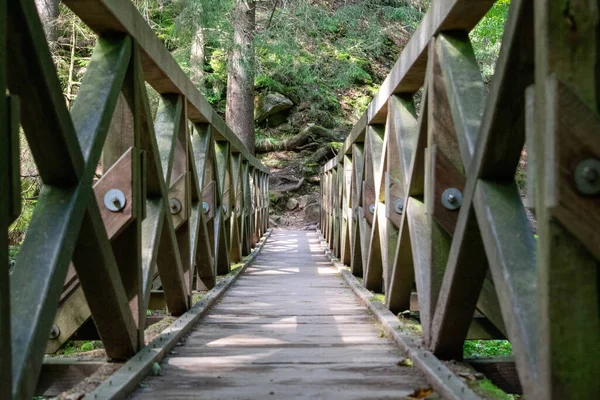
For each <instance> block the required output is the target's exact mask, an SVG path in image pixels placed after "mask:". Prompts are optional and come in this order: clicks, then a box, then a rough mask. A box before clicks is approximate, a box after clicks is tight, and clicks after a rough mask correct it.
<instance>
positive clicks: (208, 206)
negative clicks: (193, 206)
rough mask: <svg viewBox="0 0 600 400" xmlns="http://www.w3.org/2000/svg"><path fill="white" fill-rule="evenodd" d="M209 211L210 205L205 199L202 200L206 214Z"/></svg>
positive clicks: (203, 210)
mask: <svg viewBox="0 0 600 400" xmlns="http://www.w3.org/2000/svg"><path fill="white" fill-rule="evenodd" d="M209 211H210V205H209V204H208V203H207V202H205V201H203V202H202V212H203V213H204V214H208V212H209Z"/></svg>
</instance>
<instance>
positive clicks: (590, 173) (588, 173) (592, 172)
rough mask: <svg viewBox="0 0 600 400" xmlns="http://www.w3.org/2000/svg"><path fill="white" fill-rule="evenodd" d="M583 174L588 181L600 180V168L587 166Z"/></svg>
mask: <svg viewBox="0 0 600 400" xmlns="http://www.w3.org/2000/svg"><path fill="white" fill-rule="evenodd" d="M582 176H583V179H585V180H586V181H587V182H588V183H595V182H597V181H598V170H596V169H594V168H591V167H585V168H584V169H583V173H582Z"/></svg>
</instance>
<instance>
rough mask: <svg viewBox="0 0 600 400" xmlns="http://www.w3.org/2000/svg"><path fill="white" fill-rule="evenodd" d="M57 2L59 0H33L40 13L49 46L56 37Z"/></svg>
mask: <svg viewBox="0 0 600 400" xmlns="http://www.w3.org/2000/svg"><path fill="white" fill-rule="evenodd" d="M58 3H60V0H35V6H36V8H37V10H38V14H39V15H40V19H41V21H42V24H43V25H44V31H45V32H46V39H47V40H48V42H50V45H51V47H52V46H53V45H54V44H55V43H56V40H57V39H58V31H57V26H56V21H57V19H58Z"/></svg>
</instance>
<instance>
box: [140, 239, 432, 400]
mask: <svg viewBox="0 0 600 400" xmlns="http://www.w3.org/2000/svg"><path fill="white" fill-rule="evenodd" d="M382 336H383V335H382V331H381V329H380V328H379V326H378V325H377V324H376V322H375V319H374V318H373V317H372V316H371V315H370V314H369V312H368V311H367V308H366V307H365V306H364V305H362V304H360V303H359V301H358V299H357V298H356V296H355V295H354V293H353V292H352V290H351V289H350V288H349V287H348V286H347V285H346V283H345V282H344V280H343V279H342V278H341V277H340V276H339V274H338V272H337V270H336V269H335V268H333V267H332V266H331V264H330V263H329V261H328V260H327V258H326V257H325V256H324V255H323V251H322V249H321V246H320V244H319V241H318V238H317V235H316V234H315V233H311V232H306V231H274V232H273V234H272V236H271V238H270V239H269V241H268V243H267V244H266V246H265V247H264V248H263V250H262V253H261V254H260V256H259V257H258V258H257V260H256V261H255V262H254V264H253V265H252V266H251V267H249V268H248V269H247V271H246V272H245V273H244V274H243V275H242V276H241V277H240V279H239V280H238V281H237V282H236V283H235V285H234V286H233V287H232V288H231V289H230V290H229V291H228V292H227V293H226V295H225V296H224V298H223V299H222V300H221V301H220V302H219V304H217V305H216V306H215V307H214V309H213V310H212V311H211V312H210V314H209V315H208V316H206V317H205V318H204V319H202V320H201V321H200V323H199V324H198V325H197V326H196V327H195V328H194V329H193V330H192V333H191V334H190V335H189V337H188V338H187V340H186V341H185V343H184V345H183V346H178V347H176V348H175V351H174V352H172V354H171V355H170V356H169V357H167V358H165V359H164V361H163V362H162V374H161V376H157V377H151V378H148V379H146V380H145V381H144V382H143V384H142V385H140V386H141V387H140V388H139V389H138V390H137V391H136V392H135V393H134V394H133V396H132V397H133V398H135V399H153V398H162V399H164V398H177V399H181V398H202V399H265V398H268V399H279V398H286V399H289V398H323V399H382V398H394V399H399V398H406V396H408V395H410V394H411V393H413V392H414V391H415V389H417V388H419V387H423V386H427V383H426V381H425V379H424V377H423V376H422V375H421V374H420V373H419V372H418V371H417V370H416V369H414V368H411V367H401V366H398V365H397V363H398V361H399V360H401V359H402V353H401V351H400V350H399V349H397V348H396V347H395V345H394V344H393V343H392V342H391V341H390V340H389V339H387V338H385V337H382Z"/></svg>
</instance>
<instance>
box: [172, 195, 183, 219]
mask: <svg viewBox="0 0 600 400" xmlns="http://www.w3.org/2000/svg"><path fill="white" fill-rule="evenodd" d="M169 208H170V209H171V214H172V215H175V214H179V213H180V212H181V208H182V206H181V202H180V201H179V200H177V199H171V200H169Z"/></svg>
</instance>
